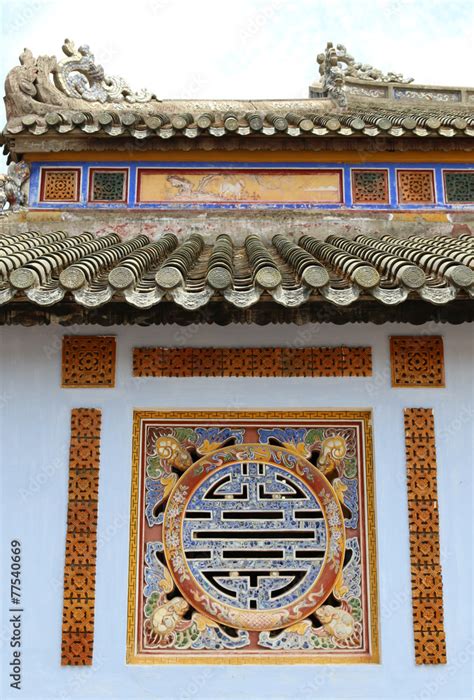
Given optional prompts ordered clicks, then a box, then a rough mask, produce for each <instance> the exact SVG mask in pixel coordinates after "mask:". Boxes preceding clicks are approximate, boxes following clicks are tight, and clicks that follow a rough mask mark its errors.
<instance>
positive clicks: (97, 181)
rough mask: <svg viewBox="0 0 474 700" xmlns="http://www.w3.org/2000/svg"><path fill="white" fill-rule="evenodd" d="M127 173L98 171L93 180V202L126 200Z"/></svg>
mask: <svg viewBox="0 0 474 700" xmlns="http://www.w3.org/2000/svg"><path fill="white" fill-rule="evenodd" d="M124 190H125V172H109V171H104V172H101V171H98V172H95V173H94V174H93V178H92V200H93V201H95V202H104V201H105V202H122V201H123V200H124V199H125V191H124Z"/></svg>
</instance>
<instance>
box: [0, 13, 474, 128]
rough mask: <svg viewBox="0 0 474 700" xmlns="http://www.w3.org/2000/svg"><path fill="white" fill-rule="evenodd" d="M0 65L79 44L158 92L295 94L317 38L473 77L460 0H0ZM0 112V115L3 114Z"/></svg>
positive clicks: (390, 64)
mask: <svg viewBox="0 0 474 700" xmlns="http://www.w3.org/2000/svg"><path fill="white" fill-rule="evenodd" d="M0 8H1V13H0V29H1V31H0V73H1V74H2V75H5V74H6V73H7V72H8V70H9V69H10V68H11V67H13V66H14V65H16V64H17V62H18V55H19V54H20V52H21V50H22V49H23V47H25V46H26V47H28V48H30V49H31V50H32V51H33V53H34V55H38V54H42V53H43V54H44V53H46V54H56V55H57V56H59V55H61V45H62V42H63V40H64V38H66V37H68V38H70V39H73V40H74V41H75V42H76V45H80V44H85V43H87V44H89V45H90V47H91V49H92V50H93V52H94V53H95V56H96V59H97V61H98V62H99V63H102V65H103V66H104V68H105V69H106V72H108V73H111V74H117V75H121V76H123V77H124V78H126V79H127V80H128V82H129V83H130V85H131V86H132V87H133V88H135V89H138V88H142V87H147V88H149V89H151V90H153V91H154V92H155V93H156V94H157V95H158V96H159V97H161V98H173V97H175V98H218V97H222V98H231V97H234V98H239V97H240V98H247V97H249V98H259V97H260V98H272V97H274V98H277V97H278V98H291V97H305V96H307V89H308V87H307V86H308V84H309V83H310V82H311V81H313V80H314V79H315V78H316V77H317V75H318V73H317V65H316V63H315V57H316V54H317V53H318V52H320V51H321V50H322V49H323V48H324V47H325V45H326V42H327V41H333V42H334V43H343V44H345V45H346V46H347V48H348V50H349V52H350V53H351V54H352V55H353V56H354V57H355V58H356V60H360V61H362V62H366V63H372V64H373V65H374V66H376V67H377V68H380V69H382V70H384V71H388V70H392V71H394V72H403V73H404V74H405V75H410V76H412V77H414V78H415V79H416V82H421V83H433V84H436V83H437V84H445V85H446V84H448V85H449V84H451V85H473V84H474V76H473V75H472V74H473V63H474V62H473V59H472V42H473V39H474V31H473V30H474V2H472V0H371V1H369V0H358V1H356V0H293V1H291V0H234V2H229V0H227V1H224V0H218V1H216V0H179V1H176V0H127V2H125V1H124V0H115V1H111V0H81V1H80V2H71V1H69V2H68V0H0ZM4 118H5V117H4V113H3V112H2V113H1V114H0V120H1V122H2V124H3V123H4Z"/></svg>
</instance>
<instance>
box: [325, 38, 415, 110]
mask: <svg viewBox="0 0 474 700" xmlns="http://www.w3.org/2000/svg"><path fill="white" fill-rule="evenodd" d="M316 60H317V62H318V64H319V73H320V75H321V77H322V85H323V89H324V90H325V92H327V94H328V95H329V97H330V98H331V99H332V100H333V101H334V102H335V103H336V104H337V105H338V106H339V107H341V108H344V107H346V106H347V96H346V92H345V80H346V78H356V79H357V80H362V81H365V82H369V83H371V82H380V83H411V82H413V78H404V77H403V75H402V74H401V73H391V72H389V73H383V72H382V71H381V70H379V69H378V68H374V66H372V65H370V64H368V63H360V62H357V61H355V59H354V57H353V56H351V55H350V54H349V53H348V52H347V49H346V47H345V46H344V45H343V44H337V46H336V47H334V45H333V44H332V43H331V42H329V43H328V45H327V47H326V51H325V52H324V53H320V54H318V56H317V59H316Z"/></svg>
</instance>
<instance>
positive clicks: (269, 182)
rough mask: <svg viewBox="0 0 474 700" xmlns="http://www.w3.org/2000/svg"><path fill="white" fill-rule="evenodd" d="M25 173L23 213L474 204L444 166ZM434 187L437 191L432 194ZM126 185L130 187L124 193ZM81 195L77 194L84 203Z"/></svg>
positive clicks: (39, 167)
mask: <svg viewBox="0 0 474 700" xmlns="http://www.w3.org/2000/svg"><path fill="white" fill-rule="evenodd" d="M354 119H355V118H354ZM203 165H204V164H203ZM31 167H32V178H31V183H30V188H29V197H28V199H29V203H30V206H33V207H36V206H43V207H46V208H54V209H56V208H59V209H61V208H65V209H67V208H77V207H78V206H80V207H84V206H87V207H90V208H94V207H97V208H104V207H105V206H110V207H111V208H114V207H120V206H121V205H125V204H126V205H127V206H128V207H129V208H132V209H170V208H171V209H173V210H175V209H176V210H179V209H189V207H191V206H192V208H196V209H212V210H214V209H235V208H236V207H238V208H243V209H258V210H262V209H269V210H273V209H275V208H285V209H300V208H301V209H308V208H317V209H320V208H323V209H324V208H329V209H334V208H338V207H341V206H344V205H350V206H357V207H366V208H371V206H372V205H373V206H376V207H377V206H380V207H384V208H388V207H390V208H391V207H394V208H400V209H403V208H410V209H411V208H412V207H413V206H414V205H418V206H420V207H422V206H425V205H429V206H430V207H435V206H436V207H439V208H444V207H445V205H446V204H452V205H453V206H455V205H458V206H461V207H462V206H463V205H466V204H473V203H474V184H473V182H474V170H472V169H469V168H465V167H463V166H458V167H457V168H456V169H454V168H452V167H451V166H450V164H449V163H444V164H443V163H434V164H433V166H432V167H431V168H430V169H428V168H426V167H424V168H420V167H418V166H413V165H411V164H409V163H404V162H403V161H402V162H397V163H389V162H386V163H383V164H382V163H377V162H373V163H370V162H366V163H364V164H363V166H360V165H357V166H353V165H352V164H350V163H346V164H344V165H340V164H339V163H337V167H331V165H328V163H323V162H314V163H311V164H310V165H308V163H305V162H295V163H293V164H292V165H291V166H289V167H285V168H282V167H272V168H269V167H268V165H267V166H266V165H265V164H264V163H262V164H259V163H253V164H249V165H247V166H246V167H245V168H242V167H241V164H240V163H239V162H234V163H233V164H230V163H229V165H228V167H226V168H222V167H212V168H210V167H203V166H201V167H193V168H190V167H189V166H187V165H186V164H185V163H183V164H182V165H181V166H179V167H177V166H176V165H175V166H174V167H173V168H170V167H169V164H168V163H167V162H153V161H134V162H127V161H122V162H120V163H117V164H113V165H112V164H110V165H107V164H106V163H103V164H102V163H94V164H89V163H86V162H84V163H78V165H77V166H76V167H74V168H71V167H65V166H61V163H60V162H58V163H54V164H52V163H48V162H44V163H38V162H34V163H32V166H31ZM0 178H1V176H0ZM349 180H350V183H349ZM435 180H436V181H437V182H440V183H441V182H442V183H443V185H442V186H439V187H438V188H437V189H438V191H435V186H434V182H435ZM81 182H83V185H84V186H81ZM130 182H134V183H136V186H134V187H129V183H130ZM343 183H348V186H347V184H344V185H343ZM80 190H84V192H83V196H82V195H80ZM390 191H393V192H394V196H393V198H390V197H389V192H390ZM395 192H397V193H398V194H397V195H396V196H395ZM395 199H396V201H395ZM0 200H1V180H0ZM384 205H385V206H384Z"/></svg>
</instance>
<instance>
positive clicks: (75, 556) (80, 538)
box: [61, 408, 101, 666]
mask: <svg viewBox="0 0 474 700" xmlns="http://www.w3.org/2000/svg"><path fill="white" fill-rule="evenodd" d="M100 429H101V411H100V410H99V409H95V408H75V409H73V410H72V412H71V443H70V453H69V490H68V494H69V496H68V512H67V532H66V556H65V562H64V598H63V627H62V645H61V664H62V665H63V666H90V665H91V664H92V655H93V645H94V605H95V565H96V547H97V502H98V493H99V461H100Z"/></svg>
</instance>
